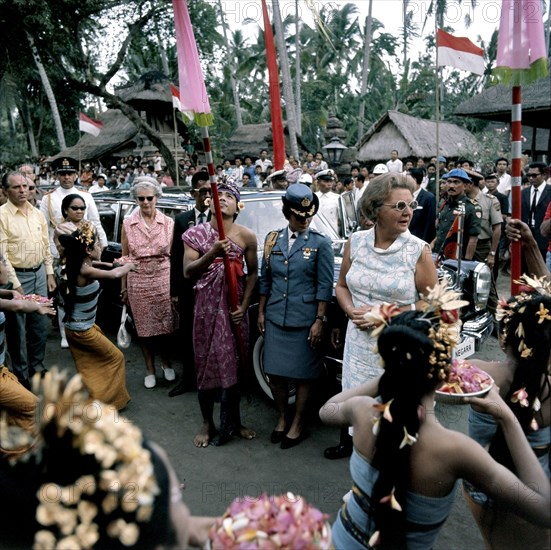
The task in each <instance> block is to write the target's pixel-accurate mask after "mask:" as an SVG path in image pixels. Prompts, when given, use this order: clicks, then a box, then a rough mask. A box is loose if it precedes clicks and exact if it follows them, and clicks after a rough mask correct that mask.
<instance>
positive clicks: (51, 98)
mask: <svg viewBox="0 0 551 550" xmlns="http://www.w3.org/2000/svg"><path fill="white" fill-rule="evenodd" d="M26 34H27V39H28V41H29V44H30V46H31V52H32V54H33V59H34V62H35V64H36V68H37V69H38V73H39V74H40V80H41V81H42V86H43V87H44V92H45V93H46V97H47V98H48V102H49V103H50V109H51V110H52V118H53V121H54V126H55V131H56V134H57V141H58V143H59V148H60V149H66V148H67V145H66V144H65V135H64V133H63V126H62V124H61V117H60V116H59V110H58V108H57V101H56V98H55V95H54V91H53V90H52V85H51V84H50V80H49V79H48V75H47V74H46V69H45V68H44V65H43V64H42V61H41V59H40V54H39V53H38V50H37V48H36V46H35V43H34V38H33V37H32V35H31V34H29V33H26Z"/></svg>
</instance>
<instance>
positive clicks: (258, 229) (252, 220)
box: [236, 195, 287, 250]
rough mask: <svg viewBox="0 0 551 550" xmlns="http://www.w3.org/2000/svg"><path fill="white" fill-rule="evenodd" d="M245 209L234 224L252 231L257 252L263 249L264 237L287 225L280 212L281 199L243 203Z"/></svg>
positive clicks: (262, 199)
mask: <svg viewBox="0 0 551 550" xmlns="http://www.w3.org/2000/svg"><path fill="white" fill-rule="evenodd" d="M243 204H244V205H245V207H244V208H243V210H241V212H240V213H239V216H238V217H237V220H236V222H237V223H240V224H241V225H244V226H245V227H248V228H249V229H251V230H252V231H254V233H255V235H256V240H257V241H258V248H259V250H260V249H262V248H263V247H264V239H265V238H266V235H267V234H268V233H269V232H270V231H273V230H274V229H281V228H282V227H285V226H286V225H287V220H286V219H285V217H284V216H283V212H282V211H281V207H282V206H283V205H282V202H281V197H280V196H279V195H278V196H275V197H266V198H261V199H256V200H247V201H243Z"/></svg>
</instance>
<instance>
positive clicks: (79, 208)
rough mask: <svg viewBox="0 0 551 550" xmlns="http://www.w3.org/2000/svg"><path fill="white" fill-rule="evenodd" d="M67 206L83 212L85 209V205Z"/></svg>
mask: <svg viewBox="0 0 551 550" xmlns="http://www.w3.org/2000/svg"><path fill="white" fill-rule="evenodd" d="M69 208H70V209H71V210H73V211H75V212H76V211H77V210H82V211H83V212H84V210H86V206H69Z"/></svg>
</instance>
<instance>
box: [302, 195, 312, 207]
mask: <svg viewBox="0 0 551 550" xmlns="http://www.w3.org/2000/svg"><path fill="white" fill-rule="evenodd" d="M311 202H312V201H311V200H310V199H309V198H308V197H304V198H303V199H302V202H301V203H300V204H301V205H302V206H304V208H307V207H308V206H310V203H311Z"/></svg>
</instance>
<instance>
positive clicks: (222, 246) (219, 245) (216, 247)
mask: <svg viewBox="0 0 551 550" xmlns="http://www.w3.org/2000/svg"><path fill="white" fill-rule="evenodd" d="M230 248H231V244H230V241H229V239H224V240H223V241H216V242H215V243H214V244H213V245H212V247H211V249H210V251H211V252H212V254H214V256H216V257H219V256H221V257H223V256H225V255H226V254H227V253H228V252H229V251H230Z"/></svg>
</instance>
